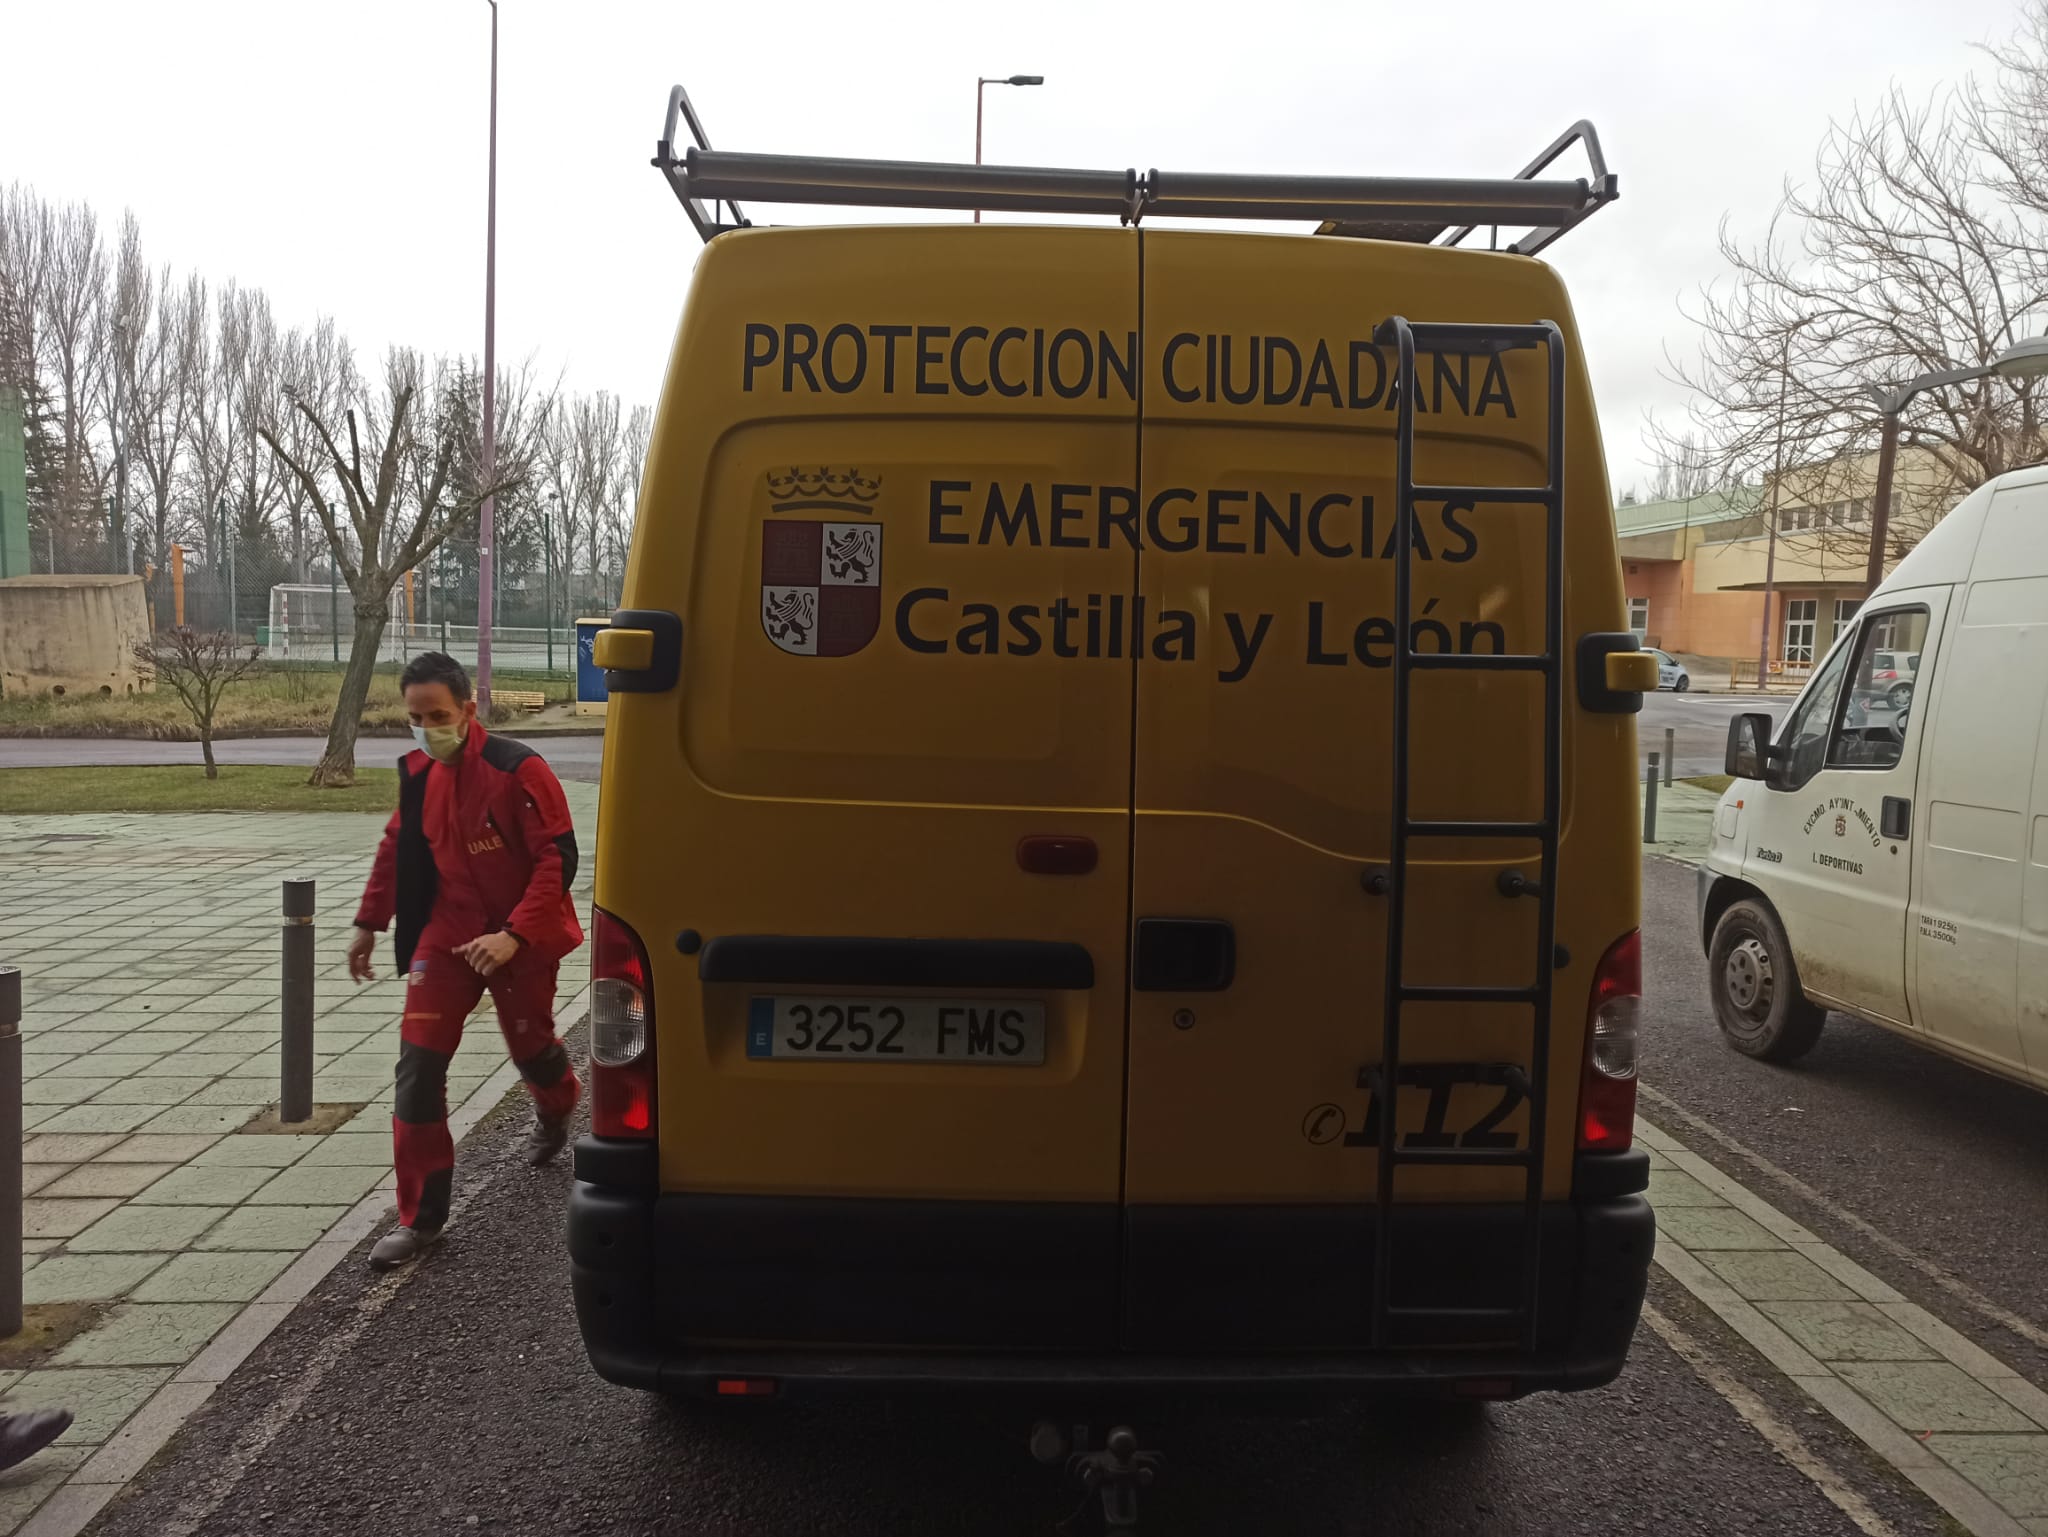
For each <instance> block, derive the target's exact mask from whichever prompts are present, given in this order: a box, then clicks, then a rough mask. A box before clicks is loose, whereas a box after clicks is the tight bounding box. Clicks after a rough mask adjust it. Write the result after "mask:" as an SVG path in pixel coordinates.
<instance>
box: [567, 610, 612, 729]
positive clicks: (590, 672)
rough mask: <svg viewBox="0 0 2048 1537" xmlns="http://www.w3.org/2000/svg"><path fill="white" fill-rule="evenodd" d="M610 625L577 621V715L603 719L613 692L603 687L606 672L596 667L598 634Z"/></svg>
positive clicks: (604, 620) (604, 621) (599, 621)
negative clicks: (597, 716) (601, 716)
mask: <svg viewBox="0 0 2048 1537" xmlns="http://www.w3.org/2000/svg"><path fill="white" fill-rule="evenodd" d="M610 623H611V620H610V619H608V618H607V619H579V620H577V621H576V713H577V714H578V715H602V714H604V712H605V703H606V701H607V700H608V699H609V698H610V691H609V690H607V689H606V688H605V686H604V669H603V668H602V667H600V666H598V665H597V657H596V655H595V652H596V649H597V632H598V631H599V630H602V629H604V628H605V627H606V626H607V625H609V624H610Z"/></svg>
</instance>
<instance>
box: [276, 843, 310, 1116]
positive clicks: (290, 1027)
mask: <svg viewBox="0 0 2048 1537" xmlns="http://www.w3.org/2000/svg"><path fill="white" fill-rule="evenodd" d="M283 992H284V996H283V999H282V1004H283V1010H282V1012H283V1019H282V1026H283V1035H282V1040H281V1042H280V1047H281V1049H280V1051H279V1054H278V1055H279V1066H278V1089H277V1118H278V1120H280V1121H283V1122H285V1123H286V1124H290V1123H291V1122H293V1121H304V1120H308V1119H310V1118H311V1117H312V1114H313V882H312V881H311V880H310V879H306V878H303V877H302V878H299V879H294V880H287V881H286V882H285V883H284V989H283Z"/></svg>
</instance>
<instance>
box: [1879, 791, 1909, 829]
mask: <svg viewBox="0 0 2048 1537" xmlns="http://www.w3.org/2000/svg"><path fill="white" fill-rule="evenodd" d="M1877 830H1878V832H1879V833H1880V834H1881V835H1882V836H1884V837H1887V838H1910V837H1912V836H1913V803H1912V802H1911V801H1909V800H1907V799H1906V797H1905V796H1903V795H1887V796H1886V797H1885V798H1884V804H1883V806H1881V807H1880V808H1879V809H1878V814H1877Z"/></svg>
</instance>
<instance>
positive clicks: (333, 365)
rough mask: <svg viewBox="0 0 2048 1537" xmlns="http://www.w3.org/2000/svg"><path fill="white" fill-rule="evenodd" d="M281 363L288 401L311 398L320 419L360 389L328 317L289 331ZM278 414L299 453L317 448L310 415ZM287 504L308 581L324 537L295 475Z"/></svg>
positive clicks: (301, 577) (301, 572) (298, 566)
mask: <svg viewBox="0 0 2048 1537" xmlns="http://www.w3.org/2000/svg"><path fill="white" fill-rule="evenodd" d="M279 365H280V378H279V381H278V389H279V393H280V394H281V395H282V396H283V397H284V398H285V399H286V400H290V399H299V400H304V401H306V402H307V403H308V404H309V405H310V406H311V407H312V413H313V416H314V418H315V419H317V420H320V421H331V420H333V419H334V418H335V417H336V415H337V414H338V413H339V409H340V407H341V405H342V403H343V402H345V401H347V400H348V399H349V398H351V396H352V395H353V394H354V392H355V389H356V379H355V357H354V354H353V353H351V352H350V351H349V348H348V344H347V343H346V342H344V341H343V340H342V339H341V334H340V332H338V331H337V330H336V329H335V326H334V322H333V321H332V320H331V319H325V318H323V319H322V320H320V321H319V322H318V323H317V324H315V325H314V327H313V328H312V329H311V330H310V331H301V330H297V329H294V330H292V331H290V332H288V333H287V334H286V336H285V338H284V341H283V344H282V346H281V348H280V352H279ZM275 415H276V417H277V418H278V419H280V420H281V422H282V426H283V429H284V438H285V441H286V443H287V444H288V445H289V446H290V447H291V449H292V452H293V455H294V457H297V458H301V459H303V458H306V457H308V456H310V455H312V454H314V453H316V452H317V451H318V442H317V440H316V439H315V437H314V436H313V432H312V429H311V428H310V427H309V426H308V425H307V419H306V417H305V416H303V415H302V414H300V413H299V412H298V411H295V410H289V409H282V408H280V409H277V410H276V412H275ZM282 503H283V514H284V522H285V534H286V538H287V540H288V542H289V548H290V552H291V562H292V580H293V581H295V582H303V581H305V580H306V579H307V575H308V568H307V560H308V555H309V553H310V552H309V543H310V542H312V541H315V540H319V539H320V535H319V533H318V531H317V530H311V529H309V525H308V520H309V518H310V516H311V513H312V503H311V501H310V500H308V498H307V495H306V488H305V487H304V486H303V485H301V484H300V482H299V479H298V477H297V476H296V475H289V474H288V475H286V476H285V483H284V487H283V490H282ZM309 533H310V534H311V540H309V537H308V536H309ZM323 542H324V541H323Z"/></svg>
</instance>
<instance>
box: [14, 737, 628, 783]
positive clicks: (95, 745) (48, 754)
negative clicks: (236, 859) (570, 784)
mask: <svg viewBox="0 0 2048 1537" xmlns="http://www.w3.org/2000/svg"><path fill="white" fill-rule="evenodd" d="M511 734H512V735H515V736H516V735H517V734H518V733H516V732H514V733H511ZM522 740H524V741H526V742H527V743H528V745H530V746H531V747H533V748H534V750H535V751H537V752H538V753H540V755H541V756H542V757H544V758H546V759H547V760H548V762H549V764H550V765H552V766H553V768H554V771H555V773H556V774H557V775H558V776H559V777H560V778H563V779H580V780H584V781H587V782H589V783H591V784H595V783H596V782H597V766H598V760H599V758H600V756H601V755H602V754H603V752H604V738H603V737H601V736H562V735H546V736H535V737H531V738H522ZM326 745H327V742H326V739H325V738H324V737H316V736H280V737H234V738H231V739H229V740H226V741H219V742H215V743H214V744H213V755H214V757H215V758H217V759H218V760H219V761H220V762H222V763H281V764H287V765H292V764H303V765H305V766H306V767H307V768H311V767H312V766H313V765H314V764H316V763H318V762H319V761H320V753H321V751H322V749H324V748H325V747H326ZM411 746H412V743H411V741H410V740H408V739H406V738H402V737H383V736H377V737H363V738H361V739H360V740H359V741H357V743H356V762H357V763H358V764H362V765H364V766H369V767H378V766H381V767H389V766H390V765H391V764H393V763H396V762H397V761H398V759H399V757H400V755H401V754H403V753H404V752H405V751H406V750H407V749H408V748H409V747H411ZM198 761H199V744H198V743H197V742H145V741H134V740H130V739H128V738H125V737H0V768H69V767H73V766H83V765H99V764H121V763H130V764H153V763H197V762H198Z"/></svg>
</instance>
